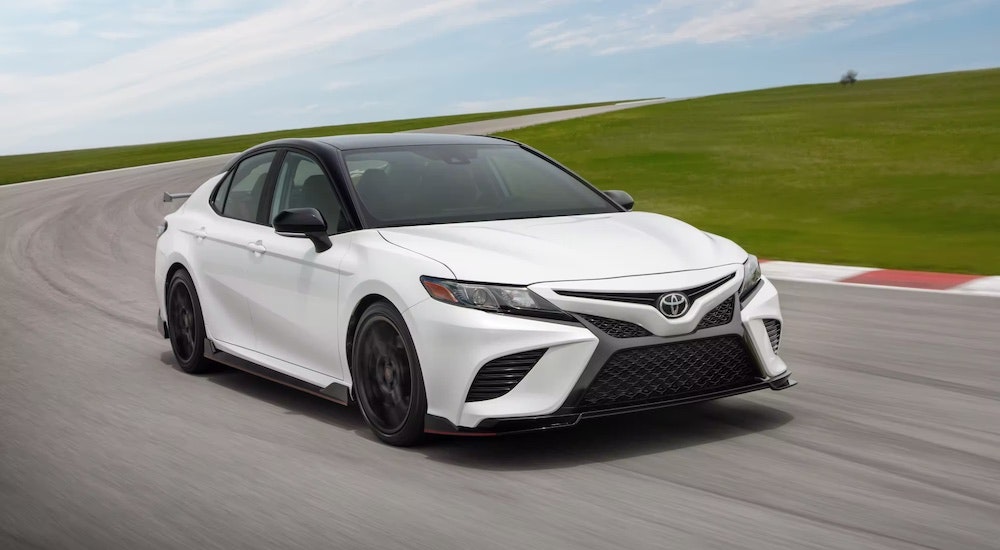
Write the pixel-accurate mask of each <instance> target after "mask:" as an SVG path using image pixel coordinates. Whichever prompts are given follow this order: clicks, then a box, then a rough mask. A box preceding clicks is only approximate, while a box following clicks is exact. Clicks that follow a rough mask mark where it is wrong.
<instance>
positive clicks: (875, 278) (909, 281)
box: [840, 269, 980, 290]
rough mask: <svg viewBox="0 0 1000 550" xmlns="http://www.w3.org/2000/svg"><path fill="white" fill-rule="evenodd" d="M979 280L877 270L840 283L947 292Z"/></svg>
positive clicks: (971, 276)
mask: <svg viewBox="0 0 1000 550" xmlns="http://www.w3.org/2000/svg"><path fill="white" fill-rule="evenodd" d="M979 278H980V276H979V275H962V274H959V273H933V272H930V271H897V270H895V269H876V270H875V271H868V272H866V273H862V274H860V275H855V276H853V277H848V278H847V279H843V280H842V281H840V282H842V283H858V284H863V285H883V286H902V287H907V288H925V289H928V290H947V289H949V288H953V287H956V286H958V285H960V284H963V283H967V282H969V281H974V280H976V279H979Z"/></svg>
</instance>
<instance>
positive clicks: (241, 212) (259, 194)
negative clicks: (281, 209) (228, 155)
mask: <svg viewBox="0 0 1000 550" xmlns="http://www.w3.org/2000/svg"><path fill="white" fill-rule="evenodd" d="M274 154H275V153H274V151H269V152H267V153H261V154H259V155H254V156H252V157H250V158H247V159H245V160H244V161H243V162H241V163H240V164H239V166H237V167H236V171H235V172H233V175H232V176H231V177H230V178H229V179H228V180H227V181H226V182H225V183H223V184H222V187H221V188H220V189H219V193H218V195H216V198H215V206H216V208H217V209H218V208H219V206H220V204H219V200H220V198H221V199H222V204H221V207H222V208H221V211H222V215H223V216H225V217H227V218H233V219H236V220H243V221H246V222H251V223H257V218H258V212H260V203H261V200H262V199H263V197H264V187H265V186H266V185H267V174H268V171H269V170H270V168H271V162H272V161H273V160H274Z"/></svg>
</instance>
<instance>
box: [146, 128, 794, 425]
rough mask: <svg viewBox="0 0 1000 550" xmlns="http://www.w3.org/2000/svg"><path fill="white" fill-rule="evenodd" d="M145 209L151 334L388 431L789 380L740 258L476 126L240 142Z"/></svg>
mask: <svg viewBox="0 0 1000 550" xmlns="http://www.w3.org/2000/svg"><path fill="white" fill-rule="evenodd" d="M182 198H184V199H186V201H185V202H184V203H183V204H182V205H181V206H180V208H178V209H177V210H176V211H175V212H173V213H171V214H169V215H167V216H166V218H165V219H164V221H163V223H162V224H161V225H160V227H159V230H158V233H159V236H158V238H157V243H156V267H155V284H156V289H157V291H158V301H159V304H158V305H159V314H158V316H157V321H156V326H157V329H158V331H159V333H160V334H161V335H162V336H164V337H165V338H169V339H170V345H171V347H172V349H173V353H174V355H175V357H176V360H177V363H178V365H179V367H180V368H181V369H182V370H184V371H185V372H189V373H198V372H202V371H205V370H206V369H208V368H210V367H211V366H212V365H214V364H216V363H222V364H224V365H228V366H231V367H235V368H238V369H242V370H245V371H248V372H250V373H253V374H256V375H259V376H263V377H266V378H269V379H271V380H273V381H275V382H280V383H283V384H286V385H289V386H292V387H295V388H298V389H301V390H304V391H307V392H310V393H312V394H315V395H318V396H320V397H324V398H327V399H330V400H332V401H336V402H339V403H342V404H349V403H353V402H356V403H357V405H358V408H359V409H360V410H361V413H362V415H363V416H364V419H365V420H366V421H367V423H368V425H369V426H370V427H371V429H372V431H373V432H374V433H375V435H376V436H378V437H379V438H380V439H382V440H383V441H385V442H387V443H390V444H393V445H411V444H414V443H416V442H418V441H419V440H420V439H421V438H422V437H423V435H424V434H426V433H445V434H457V435H495V434H500V433H510V432H522V431H529V430H542V429H550V428H557V427H566V426H572V425H574V424H576V423H578V422H580V421H581V420H583V419H586V418H588V417H595V416H603V415H610V414H619V413H627V412H633V411H639V410H645V409H651V408H656V407H664V406H669V405H677V404H684V403H691V402H695V401H702V400H707V399H715V398H719V397H726V396H731V395H736V394H740V393H744V392H749V391H754V390H759V389H765V388H770V389H774V390H780V389H784V388H788V387H790V386H792V385H794V384H795V382H794V381H793V380H792V379H791V378H790V377H789V371H788V369H787V367H786V365H785V363H784V362H783V361H782V359H781V358H780V357H779V356H778V346H779V341H780V337H781V330H782V317H781V311H780V309H779V305H778V295H777V292H776V290H775V288H774V286H773V285H772V284H771V283H770V282H769V281H768V280H767V279H766V278H765V277H762V276H761V272H760V267H759V264H758V261H757V258H755V257H754V256H752V255H748V254H747V253H746V252H745V251H744V250H743V249H742V248H740V247H739V246H737V245H736V244H734V243H733V242H732V241H730V240H727V239H725V238H723V237H720V236H717V235H713V234H710V233H706V232H704V231H700V230H698V229H696V228H694V227H692V226H690V225H688V224H686V223H684V222H682V221H679V220H676V219H673V218H670V217H667V216H662V215H659V214H653V213H647V212H634V211H632V206H633V200H632V198H631V197H630V196H629V195H628V194H627V193H625V192H623V191H601V190H598V189H597V188H595V187H594V186H592V185H591V184H589V183H588V182H586V181H585V180H584V179H582V178H581V177H580V176H578V175H576V174H574V173H573V172H572V171H570V170H569V169H567V168H565V167H563V166H562V165H560V164H559V163H557V162H556V161H554V160H553V159H551V158H549V157H547V156H545V155H544V154H542V153H540V152H538V151H536V150H534V149H532V148H530V147H528V146H526V145H523V144H520V143H516V142H513V141H510V140H506V139H502V138H496V137H481V136H449V135H435V134H413V133H410V134H372V135H348V136H337V137H328V138H318V139H285V140H278V141H272V142H268V143H264V144H262V145H259V146H256V147H253V148H251V149H249V150H247V151H245V152H244V153H242V154H240V155H238V156H237V157H236V158H235V159H234V160H232V161H231V162H230V163H229V164H228V166H227V167H226V168H225V169H224V170H223V171H222V173H220V174H218V175H217V176H215V177H213V178H211V179H209V180H208V181H207V182H205V183H204V184H203V185H201V186H200V187H199V188H198V189H197V190H196V191H195V192H194V193H191V194H190V195H187V194H176V195H170V194H167V195H165V196H164V200H168V201H170V200H178V199H182Z"/></svg>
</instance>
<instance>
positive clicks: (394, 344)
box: [351, 302, 427, 446]
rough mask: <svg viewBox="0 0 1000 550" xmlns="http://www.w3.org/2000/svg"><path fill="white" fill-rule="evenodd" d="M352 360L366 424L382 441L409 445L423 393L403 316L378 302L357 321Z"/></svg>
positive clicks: (417, 428)
mask: <svg viewBox="0 0 1000 550" xmlns="http://www.w3.org/2000/svg"><path fill="white" fill-rule="evenodd" d="M352 355H353V360H352V361H351V367H352V372H353V374H354V384H355V388H356V395H357V399H358V404H359V405H360V408H361V412H362V414H364V417H365V420H366V421H367V422H368V425H369V427H371V429H372V431H373V432H374V433H375V435H376V436H378V438H379V439H381V440H382V441H385V442H386V443H389V444H392V445H398V446H406V445H413V444H414V443H417V442H418V441H419V440H420V439H422V437H423V435H424V433H423V432H424V415H425V414H426V413H427V396H426V394H425V392H424V383H423V376H422V375H421V372H420V363H419V361H418V360H417V354H416V351H415V349H414V346H413V340H412V339H411V338H410V333H409V331H408V330H407V329H406V323H405V321H404V320H403V317H402V316H401V315H400V314H399V312H398V311H396V309H395V308H394V307H392V305H390V304H388V303H385V302H378V303H375V304H373V305H372V306H370V307H369V308H368V309H367V310H365V312H364V313H363V314H362V315H361V319H360V320H359V321H358V329H357V336H356V337H355V338H354V346H353V350H352Z"/></svg>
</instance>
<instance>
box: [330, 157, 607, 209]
mask: <svg viewBox="0 0 1000 550" xmlns="http://www.w3.org/2000/svg"><path fill="white" fill-rule="evenodd" d="M344 160H345V162H346V163H347V169H348V171H349V172H350V174H351V181H352V183H353V184H354V187H355V189H356V190H357V194H358V197H359V198H360V200H361V203H362V206H363V207H364V210H366V211H367V212H366V215H367V218H368V220H369V225H372V226H375V227H387V226H399V225H423V224H432V223H450V222H468V221H485V220H503V219H513V218H536V217H543V216H567V215H574V214H600V213H606V212H618V209H617V208H615V207H614V206H613V205H612V203H611V202H610V201H609V200H608V199H606V198H605V197H604V196H603V195H602V194H600V193H599V192H597V191H595V190H594V189H592V188H590V187H589V186H587V185H586V184H584V183H582V182H580V181H579V180H577V179H576V178H574V177H573V176H571V175H570V174H568V173H566V172H565V171H563V170H561V169H560V168H558V167H556V166H555V165H553V164H552V163H550V162H548V161H546V160H544V159H542V158H540V157H538V156H536V155H534V154H532V153H530V152H528V151H525V150H524V149H522V148H520V147H518V146H516V145H468V144H465V145H415V146H406V147H385V148H377V149H359V150H353V151H345V152H344Z"/></svg>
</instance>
